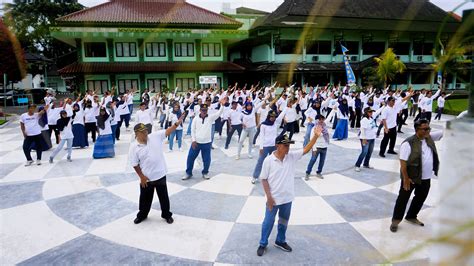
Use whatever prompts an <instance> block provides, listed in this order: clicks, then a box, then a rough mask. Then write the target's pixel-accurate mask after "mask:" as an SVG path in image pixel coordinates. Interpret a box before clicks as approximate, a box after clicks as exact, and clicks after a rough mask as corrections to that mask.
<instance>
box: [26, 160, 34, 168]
mask: <svg viewBox="0 0 474 266" xmlns="http://www.w3.org/2000/svg"><path fill="white" fill-rule="evenodd" d="M32 164H33V161H26V163H25V167H27V166H30V165H32Z"/></svg>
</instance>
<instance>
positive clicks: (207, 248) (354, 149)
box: [0, 116, 452, 265]
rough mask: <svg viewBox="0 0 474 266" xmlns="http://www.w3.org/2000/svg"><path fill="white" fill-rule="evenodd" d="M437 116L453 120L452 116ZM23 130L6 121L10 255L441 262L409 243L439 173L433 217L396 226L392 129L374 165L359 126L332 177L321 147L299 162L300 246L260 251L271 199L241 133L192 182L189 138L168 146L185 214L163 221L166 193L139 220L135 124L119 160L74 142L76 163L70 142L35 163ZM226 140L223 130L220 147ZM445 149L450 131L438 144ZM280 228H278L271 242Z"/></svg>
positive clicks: (5, 217) (1, 202)
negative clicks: (27, 154)
mask: <svg viewBox="0 0 474 266" xmlns="http://www.w3.org/2000/svg"><path fill="white" fill-rule="evenodd" d="M443 118H444V119H446V118H447V117H446V116H445V117H443ZM451 118H452V117H451ZM411 121H412V119H411V118H410V119H409V121H408V123H409V126H405V127H404V129H403V131H404V132H405V134H399V135H398V139H397V144H398V145H397V147H396V150H398V148H399V144H400V143H401V142H402V140H403V138H404V137H406V136H409V135H410V134H412V133H413V130H412V122H411ZM132 123H133V122H132ZM431 126H432V128H434V129H435V130H441V129H442V128H443V126H444V123H443V122H433V124H432V125H431ZM155 127H156V126H155ZM20 132H21V131H20V128H19V123H18V121H15V122H12V123H10V124H9V125H7V126H6V127H3V128H1V129H0V194H1V195H2V196H1V197H0V209H1V210H0V221H1V223H0V228H1V229H0V230H1V236H0V246H1V252H0V253H1V254H2V255H1V257H2V258H1V261H0V264H2V265H9V264H21V265H43V264H56V265H69V264H101V265H103V264H112V265H116V264H147V265H148V264H163V263H165V264H172V263H173V264H174V263H177V264H213V263H222V264H353V265H354V264H374V263H386V262H393V263H401V264H404V265H405V264H408V265H413V264H415V265H425V264H428V263H429V259H428V258H429V256H430V255H429V251H430V250H429V247H427V246H423V247H422V248H421V249H419V250H416V251H415V252H414V253H410V254H404V253H406V252H407V251H409V250H411V249H413V247H415V246H418V245H420V244H422V243H423V242H424V241H425V240H426V239H428V238H430V237H431V235H432V231H433V223H434V218H432V217H433V216H434V215H435V210H436V202H437V200H438V199H437V195H438V193H437V190H438V182H437V181H438V180H437V179H434V180H432V184H431V186H432V187H431V192H430V195H429V197H428V199H427V201H426V202H425V206H424V208H423V210H422V211H421V214H420V219H421V220H423V221H425V222H426V224H427V225H426V226H425V227H417V226H414V225H411V224H408V223H405V222H403V223H402V224H401V225H400V228H399V231H398V232H397V233H396V234H394V233H391V232H390V231H389V229H388V228H389V225H390V219H391V214H392V210H393V205H394V202H395V199H396V195H397V192H398V188H399V184H400V183H399V173H398V167H399V163H398V158H397V157H396V156H393V155H387V158H385V159H382V158H380V157H379V156H378V149H379V143H380V140H381V138H379V139H378V140H377V142H376V147H375V150H374V156H373V159H372V160H371V164H372V165H373V166H374V167H375V169H373V170H366V169H362V171H361V172H359V173H357V172H355V171H354V169H353V165H354V163H355V160H356V159H357V156H358V154H359V150H360V144H359V141H358V139H357V136H356V133H357V131H355V130H351V131H350V133H349V137H350V138H349V139H348V140H346V141H332V142H331V145H330V147H329V149H328V156H327V158H326V165H325V167H324V171H323V174H324V176H325V178H324V179H323V180H321V179H318V178H316V177H315V176H312V177H311V179H310V180H309V181H305V180H304V172H305V169H306V165H307V163H308V161H309V159H310V156H309V155H306V156H305V157H303V159H302V160H301V161H299V162H298V164H297V165H295V167H296V169H297V177H296V179H295V190H296V191H295V192H296V199H295V201H294V204H293V209H292V214H291V218H290V225H289V228H288V232H287V241H288V243H289V244H290V245H291V246H292V247H293V252H292V253H285V252H283V251H281V250H279V249H276V248H274V247H273V246H272V245H269V248H268V251H267V253H266V254H265V255H264V256H263V257H258V256H257V255H256V249H257V247H258V241H259V237H260V228H261V222H262V220H263V215H264V208H265V197H264V192H263V189H262V186H261V183H257V184H256V185H252V184H251V183H250V179H251V174H252V172H253V168H254V166H255V164H256V160H257V159H256V157H257V156H254V158H253V159H248V158H247V156H246V154H244V155H243V156H242V159H240V160H238V161H236V160H235V155H236V154H237V147H236V141H235V140H234V141H233V142H232V145H231V147H230V149H229V150H224V149H223V148H222V149H215V150H213V152H212V158H213V161H212V165H211V172H210V176H211V177H212V178H211V179H210V180H204V179H202V178H201V175H200V170H201V165H200V164H198V165H197V167H195V170H194V178H193V179H191V180H187V181H182V180H181V177H182V176H183V174H184V168H185V161H186V155H187V150H188V149H189V145H190V139H189V138H186V139H185V141H184V151H183V152H179V151H174V152H172V153H165V157H166V160H167V164H168V168H169V174H168V176H167V179H168V190H169V194H170V201H171V211H172V212H173V213H174V218H175V222H174V223H173V224H172V225H169V224H167V223H166V222H165V221H164V220H163V219H161V217H160V207H159V204H158V198H157V197H156V196H155V199H154V204H153V209H152V211H151V213H150V215H149V218H148V219H147V220H145V221H144V222H142V223H141V224H139V225H135V224H133V219H134V218H135V215H136V212H137V210H138V195H139V182H138V177H137V176H136V174H135V173H134V171H133V169H132V168H131V167H130V165H129V164H128V149H129V145H130V142H131V140H132V139H133V136H132V134H131V132H124V133H123V136H122V137H121V140H120V141H119V142H117V143H116V146H115V152H116V157H115V158H113V159H102V160H93V159H92V150H93V147H89V148H87V149H82V150H77V149H76V150H73V154H72V158H73V162H72V163H71V162H67V161H66V151H62V153H60V156H58V157H57V159H56V160H55V163H54V164H49V163H48V162H47V158H48V157H49V154H50V153H51V151H47V152H45V153H44V154H43V164H42V165H41V166H36V165H34V166H31V167H24V166H23V164H24V162H25V158H24V155H23V151H22V148H21V147H22V142H23V138H22V137H21V133H20ZM303 134H304V133H299V134H297V135H295V137H294V138H295V140H296V141H297V143H296V144H295V145H294V146H293V148H300V147H302V140H303ZM224 141H225V140H224V139H216V142H217V145H218V146H220V147H223V146H224V145H223V143H224ZM443 147H444V143H443V142H442V141H441V143H439V144H438V149H440V150H443ZM246 150H247V147H244V149H243V151H245V152H246ZM33 155H34V153H33ZM254 155H256V151H255V150H254ZM33 157H35V155H34V156H33ZM275 236H276V228H274V230H273V232H272V235H271V236H270V239H269V242H270V243H272V242H274V239H275Z"/></svg>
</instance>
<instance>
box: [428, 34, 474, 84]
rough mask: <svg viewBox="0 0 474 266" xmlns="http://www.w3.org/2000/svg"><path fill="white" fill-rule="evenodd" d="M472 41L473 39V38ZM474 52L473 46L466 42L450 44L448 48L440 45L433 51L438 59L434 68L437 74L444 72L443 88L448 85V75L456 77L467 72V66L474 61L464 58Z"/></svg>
mask: <svg viewBox="0 0 474 266" xmlns="http://www.w3.org/2000/svg"><path fill="white" fill-rule="evenodd" d="M470 39H472V37H471V38H470ZM472 51H474V49H473V45H472V44H469V42H466V41H465V40H463V41H461V42H456V43H453V42H450V43H449V44H448V45H447V46H446V47H444V46H443V45H442V44H441V43H440V46H439V48H438V49H436V48H435V49H433V56H434V58H435V59H436V63H434V64H433V65H432V66H433V68H434V70H435V71H436V72H438V71H441V72H442V75H443V81H442V84H443V86H445V85H446V77H447V75H448V74H451V75H454V74H456V73H465V72H466V71H467V68H466V66H467V65H468V64H469V63H471V61H472V60H470V59H467V58H465V57H464V56H465V55H466V54H469V53H471V52H472Z"/></svg>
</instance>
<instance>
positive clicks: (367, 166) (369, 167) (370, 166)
mask: <svg viewBox="0 0 474 266" xmlns="http://www.w3.org/2000/svg"><path fill="white" fill-rule="evenodd" d="M364 168H367V169H374V167H373V166H372V165H364Z"/></svg>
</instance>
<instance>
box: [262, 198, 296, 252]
mask: <svg viewBox="0 0 474 266" xmlns="http://www.w3.org/2000/svg"><path fill="white" fill-rule="evenodd" d="M277 211H278V234H277V237H276V241H275V242H277V243H285V242H286V229H287V228H288V221H289V220H290V213H291V202H288V203H285V204H282V205H276V206H273V208H272V210H271V211H270V210H269V209H268V207H266V208H265V219H264V220H263V223H262V236H261V238H260V246H262V247H266V246H267V245H268V237H270V234H271V233H272V229H273V224H274V223H275V216H276V214H277Z"/></svg>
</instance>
